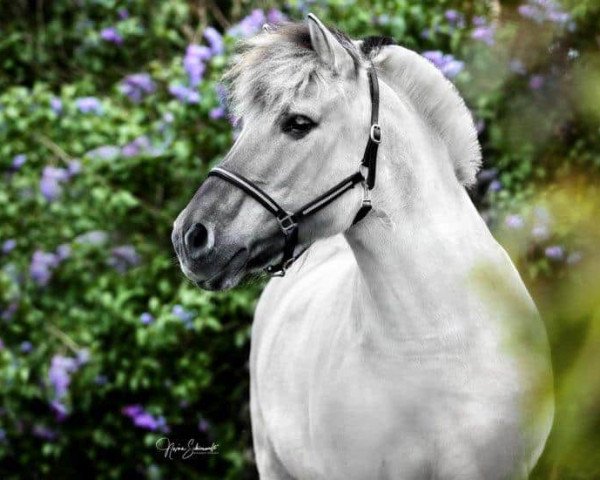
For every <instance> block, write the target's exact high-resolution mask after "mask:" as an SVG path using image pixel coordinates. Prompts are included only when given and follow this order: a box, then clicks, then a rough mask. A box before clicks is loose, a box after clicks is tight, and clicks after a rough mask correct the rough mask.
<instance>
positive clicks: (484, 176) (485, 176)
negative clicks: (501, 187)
mask: <svg viewBox="0 0 600 480" xmlns="http://www.w3.org/2000/svg"><path fill="white" fill-rule="evenodd" d="M497 176H498V170H497V169H495V168H484V169H483V170H480V171H479V173H478V174H477V180H479V182H483V183H487V182H491V181H492V180H494V179H495V178H496V177H497Z"/></svg>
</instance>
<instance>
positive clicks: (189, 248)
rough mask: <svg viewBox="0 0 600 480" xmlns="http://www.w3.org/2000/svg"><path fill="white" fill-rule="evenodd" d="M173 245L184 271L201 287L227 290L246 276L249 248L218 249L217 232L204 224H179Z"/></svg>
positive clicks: (231, 245) (172, 236)
mask: <svg viewBox="0 0 600 480" xmlns="http://www.w3.org/2000/svg"><path fill="white" fill-rule="evenodd" d="M171 241H172V242H173V247H174V249H175V253H176V254H177V258H178V259H179V263H180V265H181V270H182V271H183V273H184V274H185V276H186V277H188V278H189V279H190V280H191V281H192V282H194V283H195V284H196V285H197V286H198V287H200V288H203V289H205V290H225V289H227V288H232V287H234V286H235V285H237V284H238V283H239V282H240V280H241V279H242V278H243V277H244V275H245V273H246V268H245V267H246V265H247V263H248V257H249V252H248V248H247V247H246V246H241V245H235V244H225V245H217V244H216V242H215V234H214V229H213V228H212V227H211V226H210V225H208V224H204V223H201V222H195V223H193V224H192V225H190V226H186V227H182V226H178V225H177V223H176V225H175V227H174V228H173V233H172V234H171Z"/></svg>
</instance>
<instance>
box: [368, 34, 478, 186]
mask: <svg viewBox="0 0 600 480" xmlns="http://www.w3.org/2000/svg"><path fill="white" fill-rule="evenodd" d="M388 45H389V44H388ZM386 47H387V48H386V49H385V51H386V53H388V55H389V56H388V57H387V58H386V59H383V62H384V63H385V65H382V68H383V70H384V71H385V72H386V74H387V75H390V76H391V78H392V79H393V86H394V88H398V89H399V90H400V91H401V92H402V93H403V94H405V95H407V96H408V98H409V100H410V101H411V103H412V104H413V106H414V107H415V109H416V110H417V112H418V113H419V114H420V115H421V117H422V118H424V119H425V121H426V122H427V123H428V124H429V125H430V126H431V128H432V129H433V130H434V131H435V132H436V133H437V134H438V135H439V136H440V137H441V139H442V141H443V142H444V143H445V144H446V147H447V149H448V153H449V155H450V159H451V161H452V163H453V166H454V172H455V174H456V177H457V178H458V180H459V182H460V183H461V184H463V185H465V186H470V185H472V184H473V183H475V180H476V178H475V176H476V174H477V171H478V170H479V168H480V166H481V147H480V145H479V140H478V138H477V130H476V128H475V125H474V123H473V116H472V115H471V111H470V110H469V109H468V108H467V106H466V105H465V102H464V100H463V99H462V97H461V96H460V94H459V92H458V90H457V89H456V87H455V86H454V84H453V83H452V82H450V80H448V79H447V78H446V77H445V76H444V75H443V74H442V73H441V72H440V71H439V70H438V69H437V68H436V67H435V66H434V65H433V63H431V62H430V61H429V60H427V59H426V58H424V57H423V56H421V55H419V54H418V53H416V52H413V51H412V50H409V49H407V48H404V47H401V46H398V45H393V46H387V45H386ZM380 52H383V50H382V48H381V47H379V48H376V49H375V50H374V51H372V53H371V57H372V58H373V59H374V60H375V57H376V56H377V55H378V54H379V53H380Z"/></svg>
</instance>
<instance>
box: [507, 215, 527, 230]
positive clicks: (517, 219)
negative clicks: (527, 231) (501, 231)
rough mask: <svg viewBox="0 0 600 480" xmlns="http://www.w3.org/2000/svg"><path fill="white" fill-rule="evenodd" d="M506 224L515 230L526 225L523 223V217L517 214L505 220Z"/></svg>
mask: <svg viewBox="0 0 600 480" xmlns="http://www.w3.org/2000/svg"><path fill="white" fill-rule="evenodd" d="M504 223H505V224H506V226H507V227H508V228H511V229H513V230H518V229H520V228H522V227H523V225H524V224H525V222H524V221H523V217H521V215H516V214H513V215H508V216H507V217H506V219H505V220H504Z"/></svg>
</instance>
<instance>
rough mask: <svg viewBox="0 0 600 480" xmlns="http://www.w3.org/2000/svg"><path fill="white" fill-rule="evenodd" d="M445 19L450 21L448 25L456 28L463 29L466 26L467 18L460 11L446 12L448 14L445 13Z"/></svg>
mask: <svg viewBox="0 0 600 480" xmlns="http://www.w3.org/2000/svg"><path fill="white" fill-rule="evenodd" d="M444 17H445V18H446V20H448V23H450V25H452V26H454V27H458V28H463V27H464V26H465V17H464V15H463V14H462V13H460V12H459V11H458V10H454V9H449V10H446V12H444Z"/></svg>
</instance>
